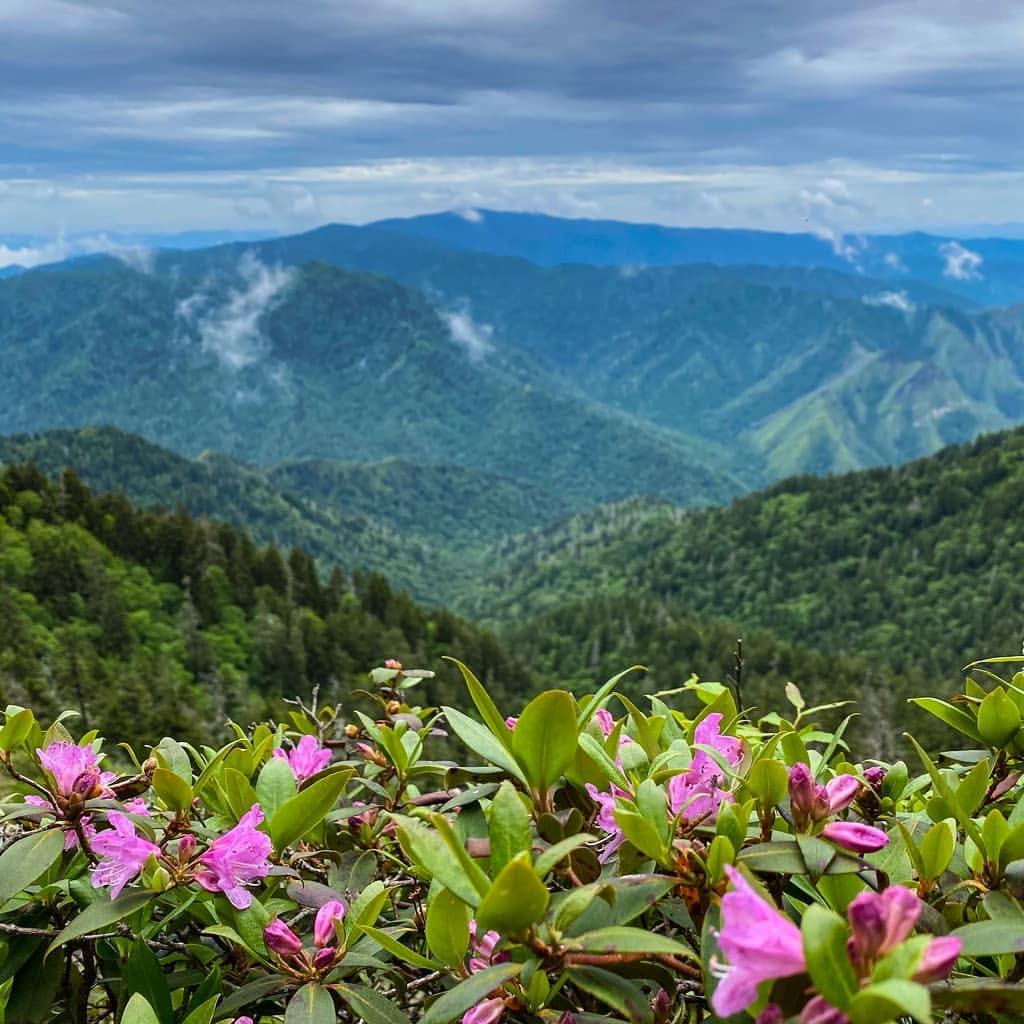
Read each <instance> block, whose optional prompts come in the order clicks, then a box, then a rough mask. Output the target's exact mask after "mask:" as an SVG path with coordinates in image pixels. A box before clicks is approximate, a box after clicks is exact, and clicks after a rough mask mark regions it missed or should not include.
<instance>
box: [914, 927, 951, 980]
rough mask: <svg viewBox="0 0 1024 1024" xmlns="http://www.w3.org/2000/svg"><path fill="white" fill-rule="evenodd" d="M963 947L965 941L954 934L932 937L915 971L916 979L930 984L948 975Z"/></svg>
mask: <svg viewBox="0 0 1024 1024" xmlns="http://www.w3.org/2000/svg"><path fill="white" fill-rule="evenodd" d="M962 948H963V942H961V941H960V939H958V938H956V937H955V936H953V935H940V936H939V937H938V938H936V939H932V941H931V942H929V943H928V946H927V947H926V948H925V951H924V953H923V955H922V956H921V959H920V961H919V962H918V965H917V970H916V971H914V981H917V982H920V983H921V984H922V985H930V984H932V982H935V981H942V979H943V978H946V977H948V976H949V972H950V971H951V970H953V965H954V964H955V963H956V960H957V957H958V956H960V950H961V949H962Z"/></svg>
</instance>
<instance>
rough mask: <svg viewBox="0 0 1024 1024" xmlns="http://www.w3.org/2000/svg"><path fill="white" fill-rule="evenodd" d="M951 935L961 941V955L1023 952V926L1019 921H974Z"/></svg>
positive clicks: (995, 954)
mask: <svg viewBox="0 0 1024 1024" xmlns="http://www.w3.org/2000/svg"><path fill="white" fill-rule="evenodd" d="M953 935H955V936H956V937H957V938H958V939H959V940H960V941H961V942H962V943H963V949H962V951H961V953H962V955H963V956H998V955H999V954H1001V953H1024V928H1022V927H1021V923H1020V922H1019V921H1014V920H1003V919H1001V920H998V921H975V922H974V923H973V924H965V925H964V926H963V927H962V928H957V929H956V931H954V932H953Z"/></svg>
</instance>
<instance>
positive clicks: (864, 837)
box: [821, 821, 889, 853]
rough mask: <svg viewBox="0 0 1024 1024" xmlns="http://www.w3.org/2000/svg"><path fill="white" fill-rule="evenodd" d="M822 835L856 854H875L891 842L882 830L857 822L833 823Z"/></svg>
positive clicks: (829, 824)
mask: <svg viewBox="0 0 1024 1024" xmlns="http://www.w3.org/2000/svg"><path fill="white" fill-rule="evenodd" d="M821 834H822V835H823V836H824V837H825V838H826V839H829V840H831V841H832V842H833V843H837V844H838V845H839V846H845V847H846V849H848V850H853V852H854V853H874V852H875V851H876V850H881V849H882V847H883V846H885V845H887V844H888V842H889V837H888V836H887V835H886V834H885V833H884V832H883V831H882V830H881V829H880V828H875V827H874V826H873V825H862V824H860V823H859V822H856V821H831V822H829V823H828V824H827V825H826V826H825V827H824V828H823V829H822V830H821Z"/></svg>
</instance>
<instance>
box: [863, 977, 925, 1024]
mask: <svg viewBox="0 0 1024 1024" xmlns="http://www.w3.org/2000/svg"><path fill="white" fill-rule="evenodd" d="M848 1013H849V1016H850V1019H851V1020H852V1021H853V1024H879V1022H881V1021H891V1020H895V1019H896V1018H899V1017H913V1018H914V1020H916V1021H918V1024H931V1021H932V1000H931V996H930V995H929V993H928V989H926V988H925V987H924V985H918V984H916V983H915V982H913V981H906V980H904V979H902V978H890V979H889V980H887V981H880V982H876V983H875V984H872V985H869V986H868V987H867V988H866V989H863V990H862V991H860V992H858V993H857V994H856V995H855V996H854V997H853V999H851V1000H850V1007H849V1010H848Z"/></svg>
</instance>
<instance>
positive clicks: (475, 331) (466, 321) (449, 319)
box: [441, 311, 494, 360]
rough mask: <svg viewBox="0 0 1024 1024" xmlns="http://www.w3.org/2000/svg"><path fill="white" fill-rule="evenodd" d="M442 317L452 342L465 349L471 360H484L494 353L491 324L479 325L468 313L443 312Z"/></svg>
mask: <svg viewBox="0 0 1024 1024" xmlns="http://www.w3.org/2000/svg"><path fill="white" fill-rule="evenodd" d="M441 316H442V318H443V319H444V322H445V323H446V324H447V325H448V331H449V333H450V334H451V336H452V341H454V342H455V343H456V344H457V345H460V346H461V347H462V348H464V349H465V350H466V352H467V353H468V354H469V357H470V358H471V359H474V360H479V359H483V358H484V356H486V355H487V353H488V352H492V351H494V342H493V340H492V338H493V336H494V328H493V327H492V326H491V325H490V324H481V323H477V322H476V321H475V320H474V319H473V318H472V317H471V316H470V315H469V313H468V312H466V311H461V312H452V311H449V312H442V313H441Z"/></svg>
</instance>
